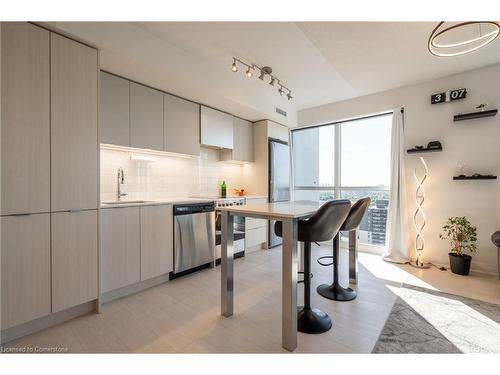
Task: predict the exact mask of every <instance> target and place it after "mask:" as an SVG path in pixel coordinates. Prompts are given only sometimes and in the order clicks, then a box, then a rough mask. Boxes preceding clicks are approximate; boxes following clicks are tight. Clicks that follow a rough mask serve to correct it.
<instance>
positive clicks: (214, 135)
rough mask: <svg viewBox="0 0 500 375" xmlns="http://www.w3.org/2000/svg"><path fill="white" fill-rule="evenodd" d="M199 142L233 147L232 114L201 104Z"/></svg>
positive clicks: (218, 146) (221, 146)
mask: <svg viewBox="0 0 500 375" xmlns="http://www.w3.org/2000/svg"><path fill="white" fill-rule="evenodd" d="M200 128H201V144H203V145H205V146H210V147H217V148H231V149H232V148H233V116H231V115H228V114H227V113H224V112H221V111H217V110H215V109H212V108H208V107H205V106H201V123H200Z"/></svg>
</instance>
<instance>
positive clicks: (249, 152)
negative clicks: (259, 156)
mask: <svg viewBox="0 0 500 375" xmlns="http://www.w3.org/2000/svg"><path fill="white" fill-rule="evenodd" d="M220 156H221V160H234V161H241V162H253V125H252V123H251V122H250V121H246V120H242V119H240V118H238V117H233V149H232V150H228V149H223V150H221V155H220Z"/></svg>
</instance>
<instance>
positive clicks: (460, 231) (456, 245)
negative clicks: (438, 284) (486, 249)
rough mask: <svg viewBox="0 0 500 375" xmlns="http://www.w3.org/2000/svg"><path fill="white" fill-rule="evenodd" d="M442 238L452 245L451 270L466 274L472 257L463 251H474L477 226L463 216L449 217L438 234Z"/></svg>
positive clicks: (475, 248) (450, 254) (458, 273)
mask: <svg viewBox="0 0 500 375" xmlns="http://www.w3.org/2000/svg"><path fill="white" fill-rule="evenodd" d="M439 238H441V239H443V240H449V241H450V243H451V246H452V249H451V252H450V253H448V255H449V257H450V268H451V272H453V273H456V274H457V275H468V274H469V271H470V263H471V260H472V257H471V256H470V255H467V254H464V251H469V252H471V253H475V252H476V250H477V246H476V241H477V228H476V227H475V226H473V225H472V224H471V223H470V221H469V220H467V218H466V217H465V216H457V217H450V218H448V221H447V222H446V224H445V225H444V226H443V233H441V234H440V235H439Z"/></svg>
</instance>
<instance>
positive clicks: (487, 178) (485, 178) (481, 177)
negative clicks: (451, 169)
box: [453, 175, 497, 180]
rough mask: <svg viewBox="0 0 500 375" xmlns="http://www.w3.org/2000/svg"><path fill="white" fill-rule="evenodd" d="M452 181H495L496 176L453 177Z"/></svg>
mask: <svg viewBox="0 0 500 375" xmlns="http://www.w3.org/2000/svg"><path fill="white" fill-rule="evenodd" d="M453 179H454V180H496V179H497V176H493V175H485V176H453Z"/></svg>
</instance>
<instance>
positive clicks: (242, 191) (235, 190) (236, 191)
mask: <svg viewBox="0 0 500 375" xmlns="http://www.w3.org/2000/svg"><path fill="white" fill-rule="evenodd" d="M233 190H234V192H235V193H236V195H237V196H238V197H242V196H244V195H245V189H233Z"/></svg>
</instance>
